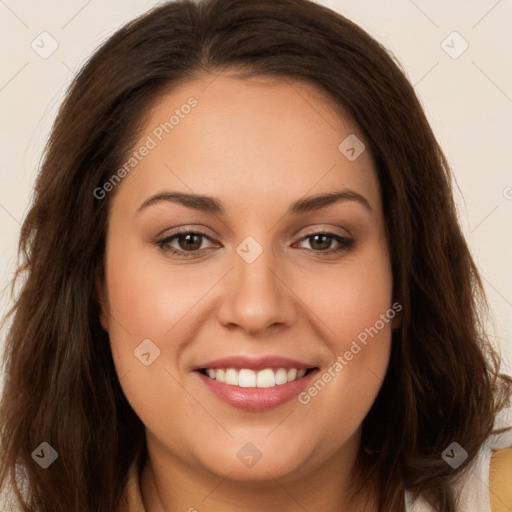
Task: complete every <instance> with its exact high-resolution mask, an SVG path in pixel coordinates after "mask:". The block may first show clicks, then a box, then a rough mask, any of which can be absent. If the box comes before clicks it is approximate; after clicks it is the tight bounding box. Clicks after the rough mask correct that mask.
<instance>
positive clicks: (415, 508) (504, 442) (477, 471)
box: [405, 408, 512, 512]
mask: <svg viewBox="0 0 512 512" xmlns="http://www.w3.org/2000/svg"><path fill="white" fill-rule="evenodd" d="M506 427H512V408H509V409H505V410H504V411H501V412H500V414H499V415H498V417H497V419H496V422H495V429H499V428H506ZM508 447H512V429H511V430H508V431H507V432H503V433H501V434H493V435H491V436H490V437H489V438H488V439H487V441H486V442H485V443H484V444H483V446H482V448H481V449H480V451H479V452H478V454H477V456H476V457H475V459H474V460H473V462H472V464H471V468H470V469H469V470H468V473H466V476H465V478H463V479H461V480H460V481H459V482H458V485H457V487H456V490H457V491H459V492H460V498H459V502H458V505H459V508H458V510H459V511H460V512H492V511H491V501H490V495H489V468H490V463H491V456H492V453H493V452H494V451H495V450H499V449H502V448H508ZM405 503H406V507H405V510H406V512H435V511H434V510H433V509H432V507H431V506H430V505H428V504H427V503H425V501H424V500H423V499H418V500H416V501H415V502H412V500H411V495H410V493H409V492H408V491H406V492H405Z"/></svg>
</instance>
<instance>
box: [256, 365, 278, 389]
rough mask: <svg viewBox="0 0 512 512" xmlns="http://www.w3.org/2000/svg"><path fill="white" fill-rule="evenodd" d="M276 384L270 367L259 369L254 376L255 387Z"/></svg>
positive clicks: (268, 386)
mask: <svg viewBox="0 0 512 512" xmlns="http://www.w3.org/2000/svg"><path fill="white" fill-rule="evenodd" d="M275 385H276V377H275V375H274V370H272V369H271V368H267V369H266V370H261V371H260V372H258V375H257V376H256V387H258V388H271V387H274V386H275Z"/></svg>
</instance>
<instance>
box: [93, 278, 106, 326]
mask: <svg viewBox="0 0 512 512" xmlns="http://www.w3.org/2000/svg"><path fill="white" fill-rule="evenodd" d="M95 289H96V300H97V301H98V304H99V306H100V319H99V320H100V323H101V326H102V327H103V329H104V330H105V331H107V332H108V317H109V315H108V305H107V303H106V300H105V299H106V295H107V294H106V292H105V285H104V283H102V282H101V279H100V277H99V275H98V274H96V284H95Z"/></svg>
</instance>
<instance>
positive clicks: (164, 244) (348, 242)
mask: <svg viewBox="0 0 512 512" xmlns="http://www.w3.org/2000/svg"><path fill="white" fill-rule="evenodd" d="M180 235H199V236H201V237H205V238H207V239H209V240H211V239H210V237H209V236H208V235H206V234H205V233H201V232H200V231H179V232H177V233H174V234H173V235H172V236H167V237H165V238H162V239H161V240H157V241H156V242H155V243H156V245H157V246H159V247H160V249H162V250H163V251H164V252H165V253H170V254H171V255H173V256H177V257H178V258H193V257H195V256H197V255H198V253H200V252H201V251H204V249H196V250H195V251H183V250H177V249H174V248H171V247H169V244H170V242H171V241H172V240H174V239H175V238H177V237H179V236H180ZM315 235H327V236H328V237H329V238H332V239H334V240H335V241H337V242H338V243H339V244H340V245H341V247H339V248H337V249H327V250H325V251H315V250H314V249H311V250H312V251H313V252H315V253H317V254H319V255H322V256H323V255H329V256H331V255H333V254H338V253H341V252H348V251H350V250H351V249H352V248H353V246H354V242H355V241H354V240H353V239H350V238H345V237H343V236H340V235H336V234H334V233H329V232H325V231H318V232H315V233H309V234H307V235H306V236H303V237H302V238H301V239H300V241H303V240H306V239H308V238H311V237H313V236H315Z"/></svg>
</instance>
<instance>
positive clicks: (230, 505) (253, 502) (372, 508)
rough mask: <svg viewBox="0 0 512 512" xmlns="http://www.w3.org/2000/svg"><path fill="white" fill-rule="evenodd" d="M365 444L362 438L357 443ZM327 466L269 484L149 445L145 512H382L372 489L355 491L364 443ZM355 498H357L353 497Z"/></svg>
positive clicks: (335, 456) (144, 483) (333, 458)
mask: <svg viewBox="0 0 512 512" xmlns="http://www.w3.org/2000/svg"><path fill="white" fill-rule="evenodd" d="M357 441H359V439H357ZM347 445H348V446H346V447H344V449H343V451H342V452H340V453H335V454H333V455H332V456H331V457H330V458H329V459H328V460H326V461H324V463H323V464H322V466H321V467H316V468H311V469H310V470H309V472H308V471H302V472H296V473H294V474H293V475H286V476H283V477H280V478H278V479H277V478H274V477H273V476H272V474H271V473H272V471H271V470H270V469H269V471H267V474H268V478H267V479H265V480H257V481H249V480H235V479H233V478H229V474H228V475H220V474H215V473H212V472H211V471H209V470H207V469H205V468H200V467H199V466H197V465H196V466H193V465H192V464H190V463H187V461H184V460H181V459H179V458H177V457H176V456H174V455H172V454H169V452H167V451H164V450H162V449H161V446H160V447H158V449H157V446H156V444H153V443H152V442H148V456H147V459H146V463H145V465H144V469H143V471H142V475H141V484H140V485H141V495H142V501H143V504H144V509H145V512H176V511H188V512H207V511H212V510H222V511H223V512H235V511H236V512H238V511H239V510H241V509H242V508H243V510H244V511H245V512H261V510H265V511H267V512H274V511H275V512H277V511H279V512H296V511H297V510H322V512H339V510H350V511H351V512H376V510H377V507H376V500H375V497H374V495H373V493H371V492H370V491H369V490H368V491H367V492H363V493H362V495H361V496H357V497H355V498H354V497H352V495H351V493H350V489H351V486H350V474H351V472H352V470H353V468H354V465H355V463H356V459H357V454H358V449H359V443H358V442H357V443H352V444H349V443H347ZM351 498H352V499H351Z"/></svg>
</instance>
